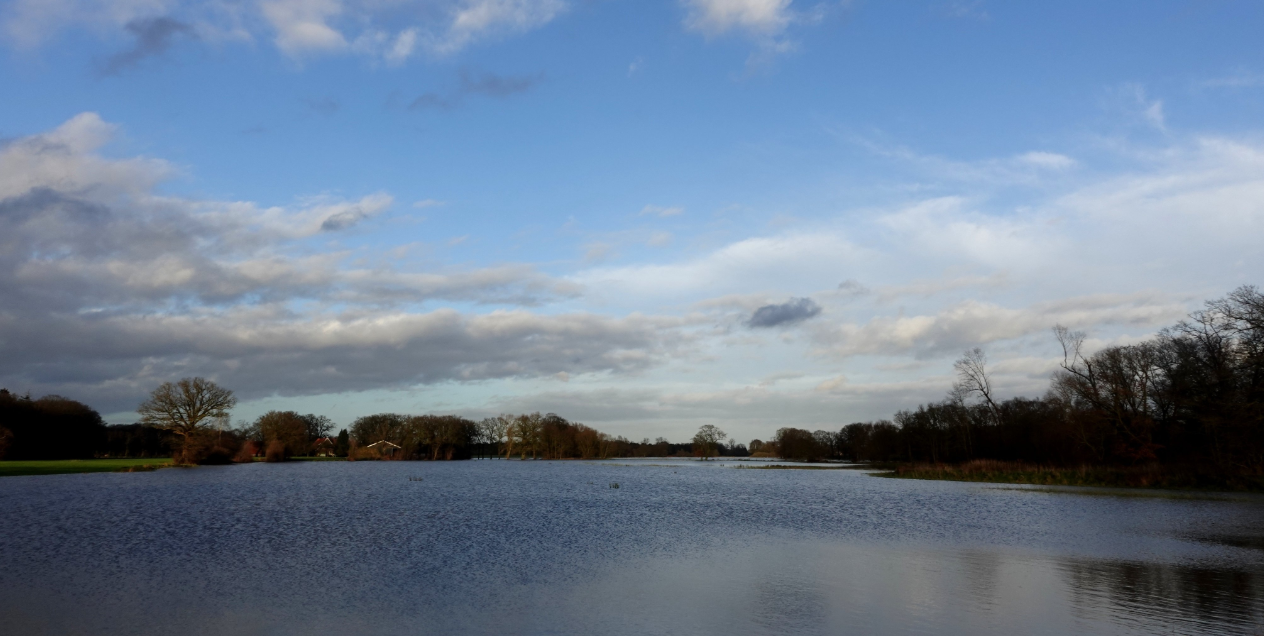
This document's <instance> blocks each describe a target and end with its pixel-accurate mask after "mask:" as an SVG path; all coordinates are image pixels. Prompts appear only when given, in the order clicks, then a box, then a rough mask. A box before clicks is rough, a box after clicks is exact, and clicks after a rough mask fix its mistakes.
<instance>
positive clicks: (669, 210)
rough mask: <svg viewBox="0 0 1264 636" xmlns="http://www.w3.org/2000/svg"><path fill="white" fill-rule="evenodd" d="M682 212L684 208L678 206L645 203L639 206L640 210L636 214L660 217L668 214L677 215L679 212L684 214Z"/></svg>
mask: <svg viewBox="0 0 1264 636" xmlns="http://www.w3.org/2000/svg"><path fill="white" fill-rule="evenodd" d="M684 212H685V209H684V208H682V207H680V206H671V207H663V206H660V205H647V206H645V207H643V208H641V211H640V212H638V213H637V215H638V216H657V217H660V218H665V217H669V216H677V215H680V214H684Z"/></svg>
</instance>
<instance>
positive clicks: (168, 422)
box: [136, 378, 237, 439]
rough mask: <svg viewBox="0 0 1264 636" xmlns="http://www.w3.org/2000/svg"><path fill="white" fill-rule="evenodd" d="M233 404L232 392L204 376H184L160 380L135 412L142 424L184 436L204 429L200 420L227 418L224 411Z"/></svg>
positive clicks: (226, 413)
mask: <svg viewBox="0 0 1264 636" xmlns="http://www.w3.org/2000/svg"><path fill="white" fill-rule="evenodd" d="M236 405H237V398H235V397H233V392H232V391H229V390H228V389H225V388H224V387H221V386H219V385H218V384H215V383H214V382H211V381H210V380H207V379H205V378H184V379H183V380H180V381H179V382H163V383H162V386H159V387H158V388H156V389H154V392H153V393H151V394H150V395H149V399H148V400H145V401H144V402H143V403H142V404H141V405H140V407H139V408H137V409H136V412H137V413H139V414H140V417H141V421H142V422H144V423H145V424H149V425H151V426H155V427H157V428H165V429H167V430H169V431H172V432H174V433H176V434H177V435H180V436H182V437H184V438H185V439H188V437H189V435H191V434H193V433H195V432H197V431H198V430H200V429H202V428H204V423H206V422H208V421H213V420H219V419H223V418H227V417H228V410H229V409H231V408H233V407H234V406H236Z"/></svg>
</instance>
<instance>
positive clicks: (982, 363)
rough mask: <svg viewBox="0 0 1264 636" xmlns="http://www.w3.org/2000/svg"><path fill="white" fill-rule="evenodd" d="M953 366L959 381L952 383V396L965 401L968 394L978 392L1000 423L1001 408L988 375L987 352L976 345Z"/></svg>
mask: <svg viewBox="0 0 1264 636" xmlns="http://www.w3.org/2000/svg"><path fill="white" fill-rule="evenodd" d="M952 366H953V368H954V369H956V370H957V382H956V383H955V384H953V385H952V397H954V398H955V399H956V401H964V399H965V397H966V396H968V395H971V394H974V393H978V394H979V396H980V397H982V398H983V401H984V403H986V404H987V405H988V410H989V411H991V412H992V417H993V418H995V420H994V421H995V422H996V423H1000V421H1001V409H1000V407H999V406H997V404H996V401H995V400H994V399H992V378H991V377H989V376H988V370H987V354H985V353H983V350H982V349H980V348H978V347H975V348H973V349H971V350H969V351H967V352H965V353H964V354H962V356H961V359H960V360H957V362H956V363H954V364H953V365H952Z"/></svg>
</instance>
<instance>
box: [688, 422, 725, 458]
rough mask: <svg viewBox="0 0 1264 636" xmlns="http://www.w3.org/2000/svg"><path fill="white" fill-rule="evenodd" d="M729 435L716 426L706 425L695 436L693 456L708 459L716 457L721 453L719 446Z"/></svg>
mask: <svg viewBox="0 0 1264 636" xmlns="http://www.w3.org/2000/svg"><path fill="white" fill-rule="evenodd" d="M727 437H728V435H727V434H726V433H725V432H724V431H722V430H720V429H719V427H717V426H715V425H714V424H704V425H702V427H701V428H699V429H698V432H697V433H695V434H694V436H693V454H694V456H695V457H701V458H702V459H704V460H705V459H707V458H709V457H715V456H716V455H717V454H718V452H719V445H720V444H721V443H722V442H723V441H724V440H725V438H727Z"/></svg>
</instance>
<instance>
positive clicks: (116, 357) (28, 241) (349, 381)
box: [0, 113, 680, 410]
mask: <svg viewBox="0 0 1264 636" xmlns="http://www.w3.org/2000/svg"><path fill="white" fill-rule="evenodd" d="M113 131H114V127H113V126H111V125H109V124H107V123H105V122H103V121H102V120H101V119H100V118H99V117H98V116H96V115H95V114H92V113H85V114H82V115H79V116H77V117H75V118H73V119H72V120H70V121H68V122H66V123H65V124H63V125H62V126H60V127H58V128H57V129H55V130H52V131H50V132H47V133H44V134H41V135H34V136H30V137H24V138H20V139H16V140H13V141H11V142H10V143H8V144H6V145H4V146H2V147H0V385H3V386H9V387H22V388H24V389H26V388H29V389H31V390H33V391H36V392H37V393H38V392H46V391H47V392H58V393H69V394H73V395H75V396H77V397H80V398H81V399H88V400H90V401H94V402H98V403H99V404H100V406H101V408H106V409H107V410H108V409H115V408H131V407H133V406H134V405H135V403H134V400H135V399H136V397H137V396H138V395H140V394H141V393H143V392H144V391H147V390H148V389H149V388H152V385H153V384H155V383H157V382H160V381H162V380H164V379H171V378H173V377H179V376H182V375H207V376H208V377H215V378H217V379H221V380H224V381H225V382H226V383H229V384H230V385H231V386H232V387H233V388H235V389H237V390H238V391H239V392H241V393H243V396H256V397H257V396H261V395H265V394H268V393H271V392H280V393H282V394H306V393H311V392H329V391H345V390H363V389H369V388H374V387H387V386H405V385H408V384H410V383H433V382H443V381H479V380H484V379H489V378H505V377H537V376H539V377H544V376H554V375H555V374H557V373H559V372H566V373H568V374H571V375H572V376H575V375H580V374H586V373H598V372H614V373H631V372H634V371H637V370H639V369H644V368H646V367H648V366H652V365H655V364H658V363H659V362H660V361H661V360H662V359H663V356H664V355H665V352H666V351H667V350H668V349H670V348H671V347H673V346H676V345H675V344H673V343H678V342H679V340H680V336H679V335H673V333H674V332H673V330H672V325H673V324H675V323H674V322H673V321H671V320H668V319H657V318H649V317H641V316H631V317H627V318H616V317H605V316H596V315H591V314H587V313H583V312H571V313H563V314H550V315H542V314H536V313H532V312H530V311H527V310H526V309H523V308H524V307H529V306H532V305H536V304H539V303H540V302H541V301H542V300H543V299H550V298H573V297H574V296H575V295H576V294H578V293H579V291H580V288H579V287H577V286H576V285H575V284H574V283H572V282H568V281H564V280H558V279H554V278H551V277H549V276H546V275H544V274H541V273H540V272H538V271H536V270H535V269H534V268H533V267H531V266H528V265H520V264H505V265H498V266H489V267H482V268H476V269H463V268H439V269H437V270H431V271H414V270H408V269H401V268H400V267H398V266H397V265H398V263H397V262H396V261H395V260H386V259H377V260H375V259H374V256H373V254H356V253H355V252H354V251H350V250H341V251H328V250H327V249H321V248H319V247H317V245H318V244H317V243H312V242H309V241H308V239H311V238H313V237H315V236H316V235H318V234H320V233H321V232H330V231H337V230H342V229H346V228H348V227H351V226H353V225H355V224H356V223H359V222H362V221H363V220H364V219H367V218H370V217H372V216H374V215H376V214H378V213H380V212H381V211H382V210H384V209H386V208H387V207H388V206H389V205H391V201H392V199H391V197H390V196H389V195H386V194H382V193H379V194H372V195H368V196H365V197H362V198H360V199H358V200H352V201H337V200H325V199H324V198H321V199H318V200H316V201H315V202H314V203H310V204H308V205H305V206H300V207H296V208H281V207H260V206H257V205H255V204H252V203H248V202H232V201H211V200H190V199H182V198H179V197H172V196H169V195H164V194H159V193H158V192H157V191H156V190H155V188H156V187H157V186H158V185H159V184H160V183H161V182H162V181H163V180H164V179H165V178H167V177H168V176H169V175H170V174H171V173H172V171H171V170H170V169H169V168H168V166H167V164H165V163H164V162H161V161H156V160H146V159H111V158H105V157H102V156H101V155H99V154H98V152H97V151H98V150H99V149H100V148H101V147H102V146H103V145H104V144H105V143H107V142H108V141H109V139H110V136H111V134H112V133H113ZM353 257H354V258H353ZM435 301H454V302H461V303H466V304H469V303H473V304H495V305H501V306H505V305H508V306H516V307H517V308H513V309H499V310H496V311H492V312H491V313H484V314H469V313H461V312H458V311H456V310H453V309H446V308H436V309H428V310H420V309H418V307H419V306H420V305H422V304H423V303H427V302H435Z"/></svg>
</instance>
